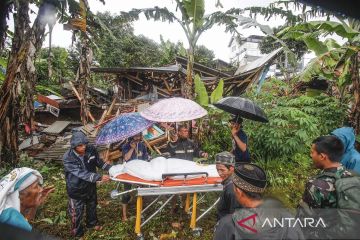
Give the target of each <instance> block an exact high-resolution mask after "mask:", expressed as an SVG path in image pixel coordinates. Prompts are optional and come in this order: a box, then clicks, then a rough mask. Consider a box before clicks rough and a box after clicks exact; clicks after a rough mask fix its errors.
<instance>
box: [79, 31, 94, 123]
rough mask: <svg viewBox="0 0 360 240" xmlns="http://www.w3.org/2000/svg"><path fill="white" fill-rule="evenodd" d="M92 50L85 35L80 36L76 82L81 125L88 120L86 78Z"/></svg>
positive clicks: (88, 75)
mask: <svg viewBox="0 0 360 240" xmlns="http://www.w3.org/2000/svg"><path fill="white" fill-rule="evenodd" d="M92 56H93V53H92V50H91V49H90V47H89V43H88V40H87V39H86V37H85V36H82V40H81V53H80V65H79V69H78V72H77V75H76V78H77V82H78V83H79V89H78V91H79V94H80V104H81V111H80V116H81V121H82V123H83V125H86V124H87V122H88V116H89V114H88V112H89V111H90V109H89V103H88V79H89V78H90V66H91V62H92Z"/></svg>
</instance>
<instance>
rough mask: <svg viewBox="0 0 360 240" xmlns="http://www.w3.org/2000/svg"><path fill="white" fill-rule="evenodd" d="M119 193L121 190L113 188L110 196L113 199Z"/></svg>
mask: <svg viewBox="0 0 360 240" xmlns="http://www.w3.org/2000/svg"><path fill="white" fill-rule="evenodd" d="M118 194H119V191H118V190H112V191H111V193H110V197H111V198H112V199H116V198H117V196H118Z"/></svg>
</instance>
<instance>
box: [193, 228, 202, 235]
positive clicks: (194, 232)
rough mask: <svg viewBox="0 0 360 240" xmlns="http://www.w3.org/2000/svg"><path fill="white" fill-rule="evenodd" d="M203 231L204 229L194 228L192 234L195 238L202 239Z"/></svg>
mask: <svg viewBox="0 0 360 240" xmlns="http://www.w3.org/2000/svg"><path fill="white" fill-rule="evenodd" d="M202 231H203V229H202V228H194V229H193V230H192V234H193V236H194V237H200V236H201V233H202Z"/></svg>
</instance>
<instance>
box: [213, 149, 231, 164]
mask: <svg viewBox="0 0 360 240" xmlns="http://www.w3.org/2000/svg"><path fill="white" fill-rule="evenodd" d="M215 164H223V165H230V166H234V165H235V156H234V155H233V154H232V153H230V152H226V151H225V152H221V153H218V154H216V155H215Z"/></svg>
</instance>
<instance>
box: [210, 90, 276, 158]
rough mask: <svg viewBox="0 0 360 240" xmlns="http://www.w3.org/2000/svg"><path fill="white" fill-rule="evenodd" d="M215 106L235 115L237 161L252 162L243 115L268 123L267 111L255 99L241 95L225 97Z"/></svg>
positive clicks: (234, 144)
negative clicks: (243, 125) (243, 127)
mask: <svg viewBox="0 0 360 240" xmlns="http://www.w3.org/2000/svg"><path fill="white" fill-rule="evenodd" d="M214 106H215V107H217V108H219V109H221V110H223V111H225V112H228V113H231V114H234V115H235V117H234V118H232V119H231V120H230V124H231V125H230V127H231V135H232V138H233V150H232V153H233V154H234V155H235V163H236V164H237V163H239V162H250V154H249V151H248V149H247V136H246V134H245V132H244V131H243V130H242V129H241V127H242V126H241V125H242V117H243V118H246V119H249V120H252V121H258V122H263V123H267V122H269V120H268V119H267V117H266V114H265V112H264V111H263V110H262V109H261V108H260V107H259V106H257V105H256V104H255V103H254V102H253V101H251V100H250V99H246V98H241V97H225V98H223V99H221V100H220V101H218V102H217V103H214Z"/></svg>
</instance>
